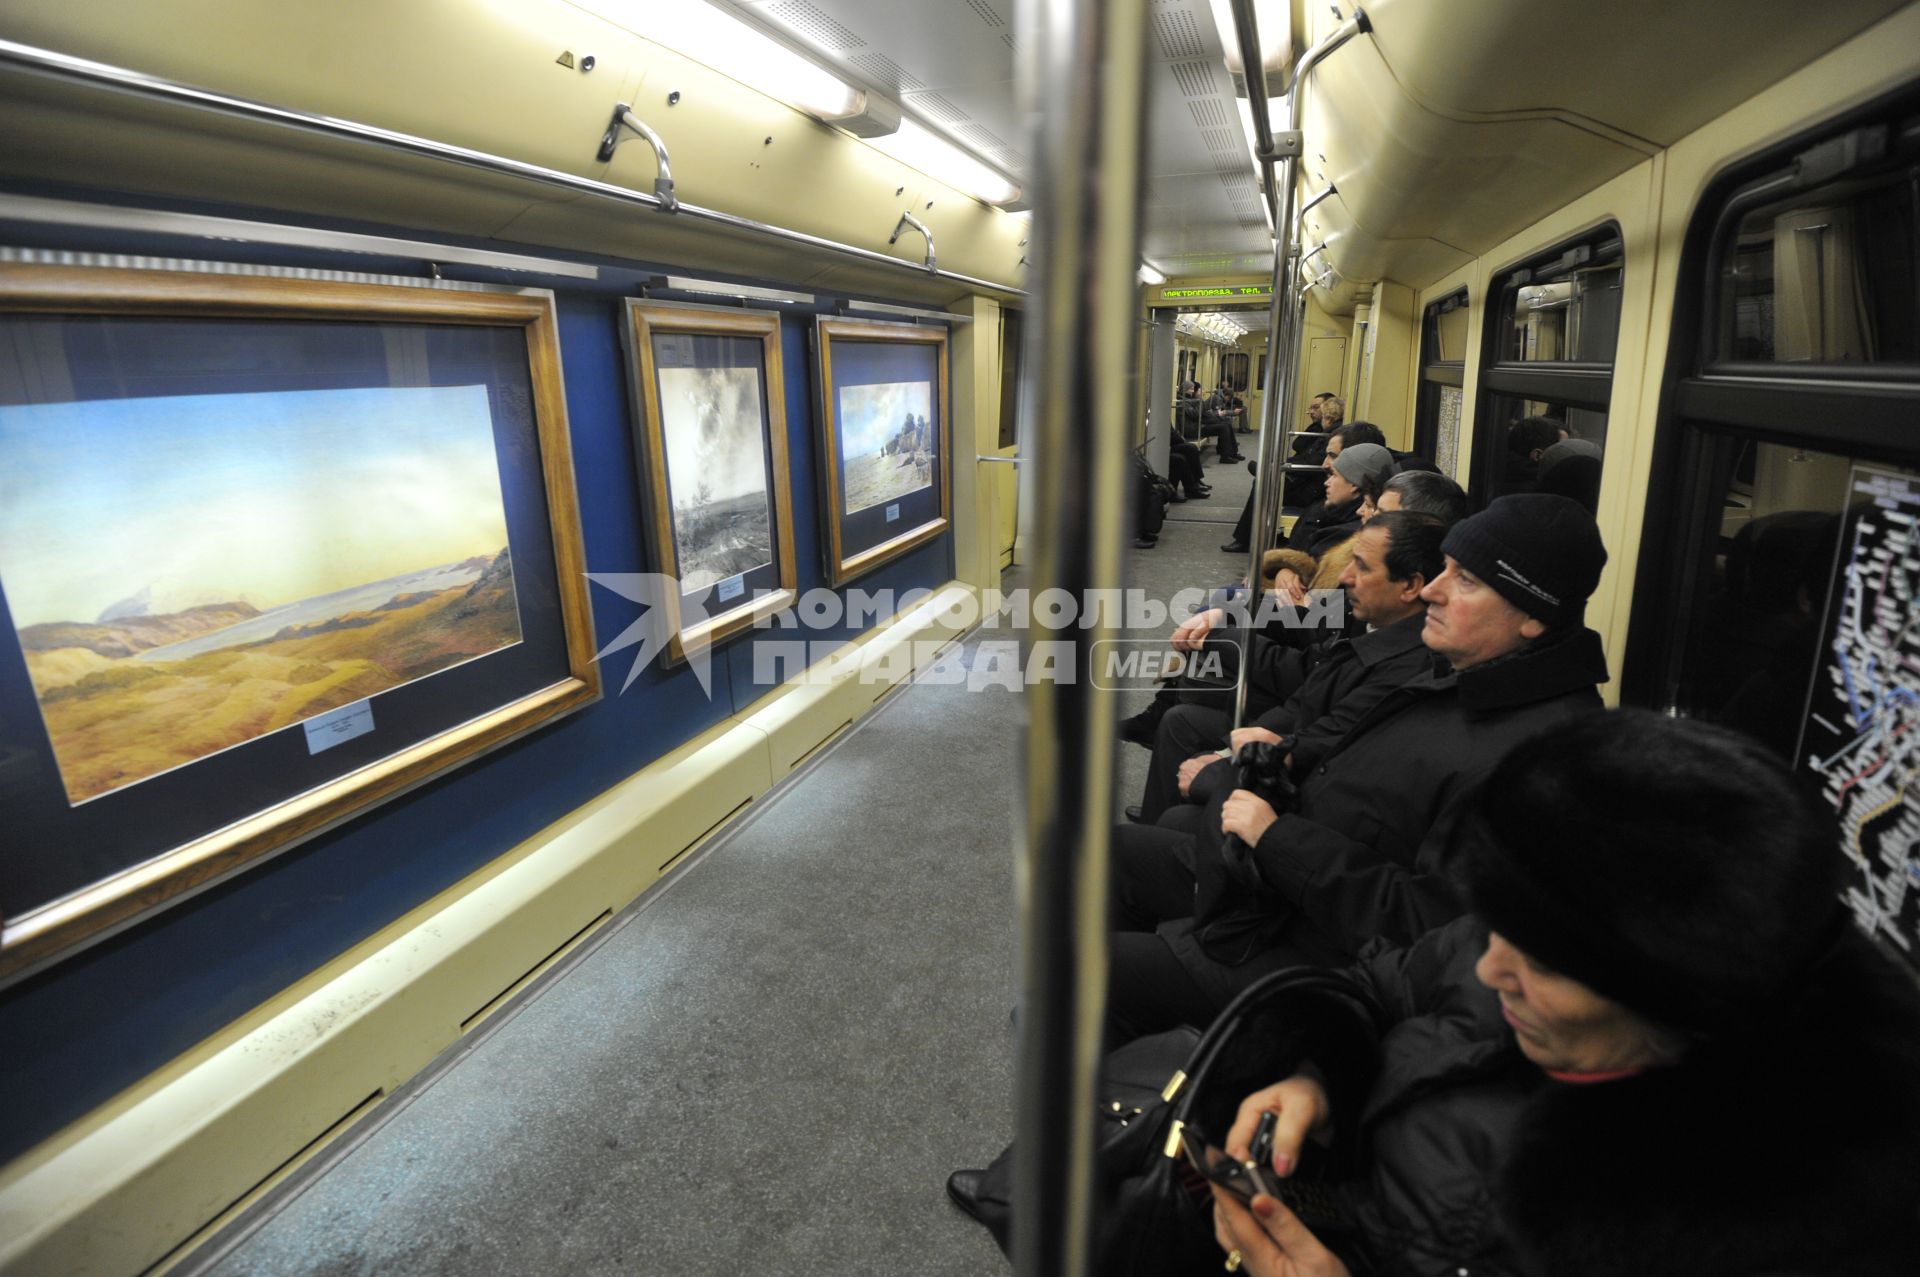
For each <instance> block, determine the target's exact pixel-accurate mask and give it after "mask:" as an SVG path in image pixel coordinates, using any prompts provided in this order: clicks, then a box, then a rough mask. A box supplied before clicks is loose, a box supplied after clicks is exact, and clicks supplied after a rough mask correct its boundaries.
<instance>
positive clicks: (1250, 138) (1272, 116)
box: [1233, 96, 1288, 232]
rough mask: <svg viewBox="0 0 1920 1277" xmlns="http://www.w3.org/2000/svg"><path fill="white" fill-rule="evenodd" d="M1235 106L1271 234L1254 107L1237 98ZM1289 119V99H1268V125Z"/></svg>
mask: <svg viewBox="0 0 1920 1277" xmlns="http://www.w3.org/2000/svg"><path fill="white" fill-rule="evenodd" d="M1233 104H1234V106H1236V107H1238V108H1239V110H1240V127H1241V129H1242V134H1241V136H1243V137H1245V138H1246V140H1247V158H1248V159H1250V160H1252V161H1253V175H1254V183H1253V185H1254V188H1255V190H1254V194H1255V196H1256V197H1257V200H1256V202H1257V203H1258V204H1259V205H1260V216H1261V217H1263V218H1265V219H1266V222H1267V230H1268V231H1269V232H1271V231H1273V230H1274V225H1273V210H1272V209H1270V208H1268V207H1267V196H1266V187H1265V184H1264V183H1262V182H1261V180H1260V175H1261V174H1262V173H1264V172H1265V171H1266V169H1265V166H1264V165H1262V164H1261V163H1260V150H1259V148H1260V135H1259V132H1258V131H1257V130H1256V129H1255V128H1254V126H1253V106H1252V104H1251V103H1249V102H1248V101H1247V99H1245V98H1235V99H1234V100H1233ZM1287 118H1288V117H1287V99H1286V98H1285V97H1284V96H1282V97H1277V98H1268V99H1267V124H1268V125H1269V126H1272V124H1273V122H1274V121H1275V120H1280V121H1285V120H1286V119H1287Z"/></svg>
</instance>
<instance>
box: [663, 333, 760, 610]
mask: <svg viewBox="0 0 1920 1277" xmlns="http://www.w3.org/2000/svg"><path fill="white" fill-rule="evenodd" d="M688 341H689V339H688V338H686V337H681V336H663V337H656V338H655V339H654V342H655V346H656V353H658V354H661V355H665V354H666V348H668V347H671V346H673V345H675V344H682V343H687V342H688ZM661 364H662V367H661V368H660V427H661V434H662V435H663V436H664V437H665V440H666V451H667V475H668V487H669V490H670V491H671V493H672V495H673V543H674V548H675V550H676V551H677V552H678V557H679V559H680V589H681V591H682V593H686V594H692V593H694V592H696V591H700V590H705V589H706V588H707V587H709V586H711V585H713V584H715V583H716V582H719V581H724V580H727V579H728V578H730V577H735V576H739V575H740V574H741V573H743V572H748V571H751V570H752V569H754V568H757V567H761V566H763V565H765V564H768V563H771V562H773V518H772V514H771V512H770V510H769V508H768V500H767V443H766V436H765V431H764V430H763V428H762V425H761V418H762V407H761V400H760V373H759V370H758V369H757V368H697V367H695V368H676V367H667V366H665V364H666V360H665V359H664V358H662V360H661Z"/></svg>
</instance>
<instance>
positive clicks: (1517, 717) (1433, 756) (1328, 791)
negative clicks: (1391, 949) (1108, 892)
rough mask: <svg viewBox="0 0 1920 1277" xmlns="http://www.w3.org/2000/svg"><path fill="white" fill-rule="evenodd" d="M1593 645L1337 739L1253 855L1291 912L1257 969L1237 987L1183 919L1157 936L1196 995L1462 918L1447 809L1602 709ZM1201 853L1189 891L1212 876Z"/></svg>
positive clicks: (1442, 687)
mask: <svg viewBox="0 0 1920 1277" xmlns="http://www.w3.org/2000/svg"><path fill="white" fill-rule="evenodd" d="M1606 680H1607V666H1606V659H1605V657H1604V655H1603V654H1602V651H1601V647H1600V636H1599V635H1597V634H1595V633H1594V632H1593V631H1592V630H1588V629H1584V628H1582V629H1578V630H1570V631H1565V632H1561V633H1558V634H1552V635H1548V636H1547V637H1545V638H1542V639H1540V640H1537V641H1536V642H1534V643H1532V644H1530V645H1529V646H1527V647H1525V648H1523V649H1521V650H1520V651H1519V652H1516V653H1514V654H1513V655H1511V656H1507V657H1503V658H1500V659H1498V660H1495V661H1490V662H1488V663H1486V664H1484V665H1477V666H1474V667H1473V668H1472V669H1469V670H1467V671H1465V672H1464V673H1461V674H1453V673H1449V674H1445V675H1434V676H1431V677H1428V678H1424V679H1416V680H1414V681H1412V682H1410V683H1406V684H1403V685H1402V686H1400V687H1397V688H1395V689H1393V690H1392V691H1391V692H1389V693H1388V695H1387V696H1385V697H1384V698H1382V699H1381V700H1380V702H1379V703H1378V704H1377V705H1375V706H1374V707H1373V709H1372V711H1371V712H1369V713H1368V714H1367V715H1366V716H1365V717H1364V718H1363V719H1362V720H1361V721H1360V722H1359V723H1358V724H1357V725H1356V726H1355V727H1354V728H1353V730H1352V731H1350V732H1348V733H1347V734H1346V735H1345V736H1344V737H1342V738H1341V739H1340V741H1339V742H1338V743H1336V744H1335V745H1334V746H1333V747H1332V748H1331V749H1330V750H1328V751H1327V753H1326V754H1325V756H1324V757H1323V758H1322V759H1321V761H1320V763H1319V765H1318V766H1316V767H1315V768H1314V769H1313V771H1312V772H1311V773H1309V774H1307V775H1306V776H1305V777H1304V778H1303V779H1302V780H1301V781H1300V787H1299V801H1298V805H1297V809H1296V810H1294V811H1291V812H1286V813H1283V814H1282V815H1281V816H1280V818H1279V819H1278V820H1276V821H1274V823H1273V824H1272V826H1271V827H1269V828H1268V830H1267V832H1266V834H1265V835H1264V836H1262V837H1261V839H1260V842H1259V843H1258V845H1256V846H1255V847H1254V849H1253V853H1254V860H1255V863H1256V865H1257V866H1258V870H1259V875H1260V878H1261V880H1262V882H1263V883H1264V884H1265V885H1266V886H1267V887H1268V888H1270V889H1271V890H1272V891H1273V892H1274V893H1276V894H1277V895H1278V896H1279V897H1281V898H1283V899H1285V900H1286V901H1287V902H1289V904H1290V905H1291V906H1292V908H1293V910H1294V911H1295V912H1293V913H1292V914H1291V916H1288V917H1286V918H1285V919H1284V920H1283V921H1282V923H1281V925H1279V926H1278V927H1276V928H1275V929H1274V930H1273V931H1272V933H1271V934H1270V936H1269V943H1268V944H1267V945H1265V946H1263V947H1264V948H1265V949H1266V952H1265V953H1264V955H1263V956H1262V957H1261V958H1260V959H1259V960H1258V961H1256V962H1252V963H1245V964H1241V965H1242V966H1244V968H1245V969H1244V970H1242V971H1240V972H1238V973H1236V972H1234V971H1233V970H1231V969H1227V968H1223V967H1222V965H1221V964H1220V963H1218V962H1216V961H1215V960H1214V958H1212V957H1211V956H1209V955H1208V954H1207V952H1206V951H1205V950H1204V949H1203V948H1202V947H1201V945H1200V943H1199V941H1198V940H1197V939H1196V937H1195V935H1194V929H1193V925H1192V922H1191V920H1190V919H1181V920H1178V921H1174V922H1169V923H1166V924H1163V925H1162V926H1161V928H1160V934H1161V935H1162V937H1164V938H1165V939H1166V941H1167V943H1168V945H1169V946H1171V947H1172V949H1173V951H1174V952H1175V954H1177V955H1178V956H1179V958H1180V959H1181V962H1182V964H1183V965H1185V966H1186V967H1187V969H1188V971H1189V973H1190V974H1192V975H1193V976H1194V978H1195V980H1196V981H1198V982H1199V984H1200V985H1201V987H1202V988H1205V989H1207V990H1209V991H1210V992H1214V993H1216V994H1226V993H1230V992H1231V991H1232V990H1233V989H1236V988H1239V987H1241V986H1242V985H1244V984H1245V983H1246V982H1247V980H1248V979H1249V978H1250V977H1252V976H1253V975H1256V974H1258V973H1259V972H1260V971H1263V970H1270V969H1272V968H1274V967H1276V966H1284V965H1288V964H1290V963H1296V962H1298V963H1307V964H1310V965H1318V966H1335V965H1340V964H1343V963H1346V962H1349V961H1351V960H1352V958H1353V956H1354V955H1355V954H1356V953H1358V952H1359V951H1360V948H1361V946H1362V945H1364V944H1366V943H1367V942H1368V941H1370V940H1372V939H1374V938H1376V937H1384V938H1385V939H1387V940H1388V941H1389V942H1390V943H1394V944H1406V943H1410V942H1411V941H1413V940H1414V939H1415V938H1417V937H1419V936H1421V935H1423V934H1425V933H1426V932H1427V931H1429V930H1431V929H1433V928H1434V927H1437V926H1440V925H1441V924H1443V923H1446V922H1449V921H1451V920H1452V919H1454V918H1456V917H1458V916H1459V915H1460V914H1461V913H1462V912H1463V911H1464V909H1465V905H1464V903H1463V901H1462V900H1461V897H1460V893H1459V889H1458V886H1457V884H1456V883H1455V882H1454V879H1453V876H1452V874H1451V873H1450V871H1449V867H1448V865H1447V864H1446V843H1447V832H1448V830H1449V828H1450V826H1451V823H1452V820H1453V808H1454V805H1455V803H1456V802H1457V801H1458V800H1459V798H1460V797H1461V795H1462V794H1463V793H1464V792H1465V791H1466V790H1467V789H1468V788H1470V787H1471V786H1472V784H1473V783H1474V782H1475V781H1477V780H1478V779H1480V778H1481V777H1482V776H1484V775H1485V774H1486V773H1487V772H1489V771H1491V770H1492V769H1493V766H1494V764H1496V763H1498V762H1499V761H1500V759H1501V758H1503V757H1504V756H1505V755H1506V753H1507V751H1508V750H1510V749H1512V748H1513V747H1514V746H1515V745H1516V744H1518V743H1519V742H1521V741H1523V740H1525V739H1526V738H1527V737H1529V736H1532V735H1534V734H1535V733H1537V732H1539V731H1542V730H1544V729H1545V728H1547V727H1550V726H1552V725H1554V724H1555V723H1559V722H1561V721H1563V720H1565V719H1566V718H1568V717H1570V716H1572V715H1574V714H1582V713H1591V712H1593V711H1596V710H1598V709H1600V707H1601V703H1600V695H1599V693H1598V692H1597V691H1596V690H1595V687H1596V685H1598V684H1600V683H1604V682H1605V681H1606ZM1206 843H1207V840H1206V839H1205V838H1204V837H1203V838H1202V839H1200V840H1199V845H1197V846H1196V847H1195V848H1194V851H1193V855H1194V858H1195V859H1194V866H1193V867H1194V871H1195V876H1196V878H1201V879H1204V878H1205V877H1206V876H1207V875H1208V873H1209V872H1211V865H1210V863H1209V861H1208V860H1207V858H1206V857H1207V855H1208V847H1207V845H1206Z"/></svg>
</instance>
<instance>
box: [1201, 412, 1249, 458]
mask: <svg viewBox="0 0 1920 1277" xmlns="http://www.w3.org/2000/svg"><path fill="white" fill-rule="evenodd" d="M1200 433H1201V434H1203V435H1212V436H1213V440H1214V444H1215V446H1217V447H1218V448H1219V450H1220V460H1222V461H1238V460H1239V459H1240V445H1239V444H1238V443H1236V442H1234V438H1233V427H1232V426H1230V425H1228V424H1227V423H1226V422H1224V421H1204V422H1201V423H1200Z"/></svg>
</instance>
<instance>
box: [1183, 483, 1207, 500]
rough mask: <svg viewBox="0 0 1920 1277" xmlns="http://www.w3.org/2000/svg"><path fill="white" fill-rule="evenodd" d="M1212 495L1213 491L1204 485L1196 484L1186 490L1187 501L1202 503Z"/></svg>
mask: <svg viewBox="0 0 1920 1277" xmlns="http://www.w3.org/2000/svg"><path fill="white" fill-rule="evenodd" d="M1212 495H1213V489H1212V488H1209V487H1208V486H1207V485H1206V484H1204V483H1201V484H1196V485H1194V486H1193V487H1191V488H1188V489H1187V500H1189V501H1204V500H1206V499H1207V498H1208V497H1210V496H1212Z"/></svg>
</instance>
